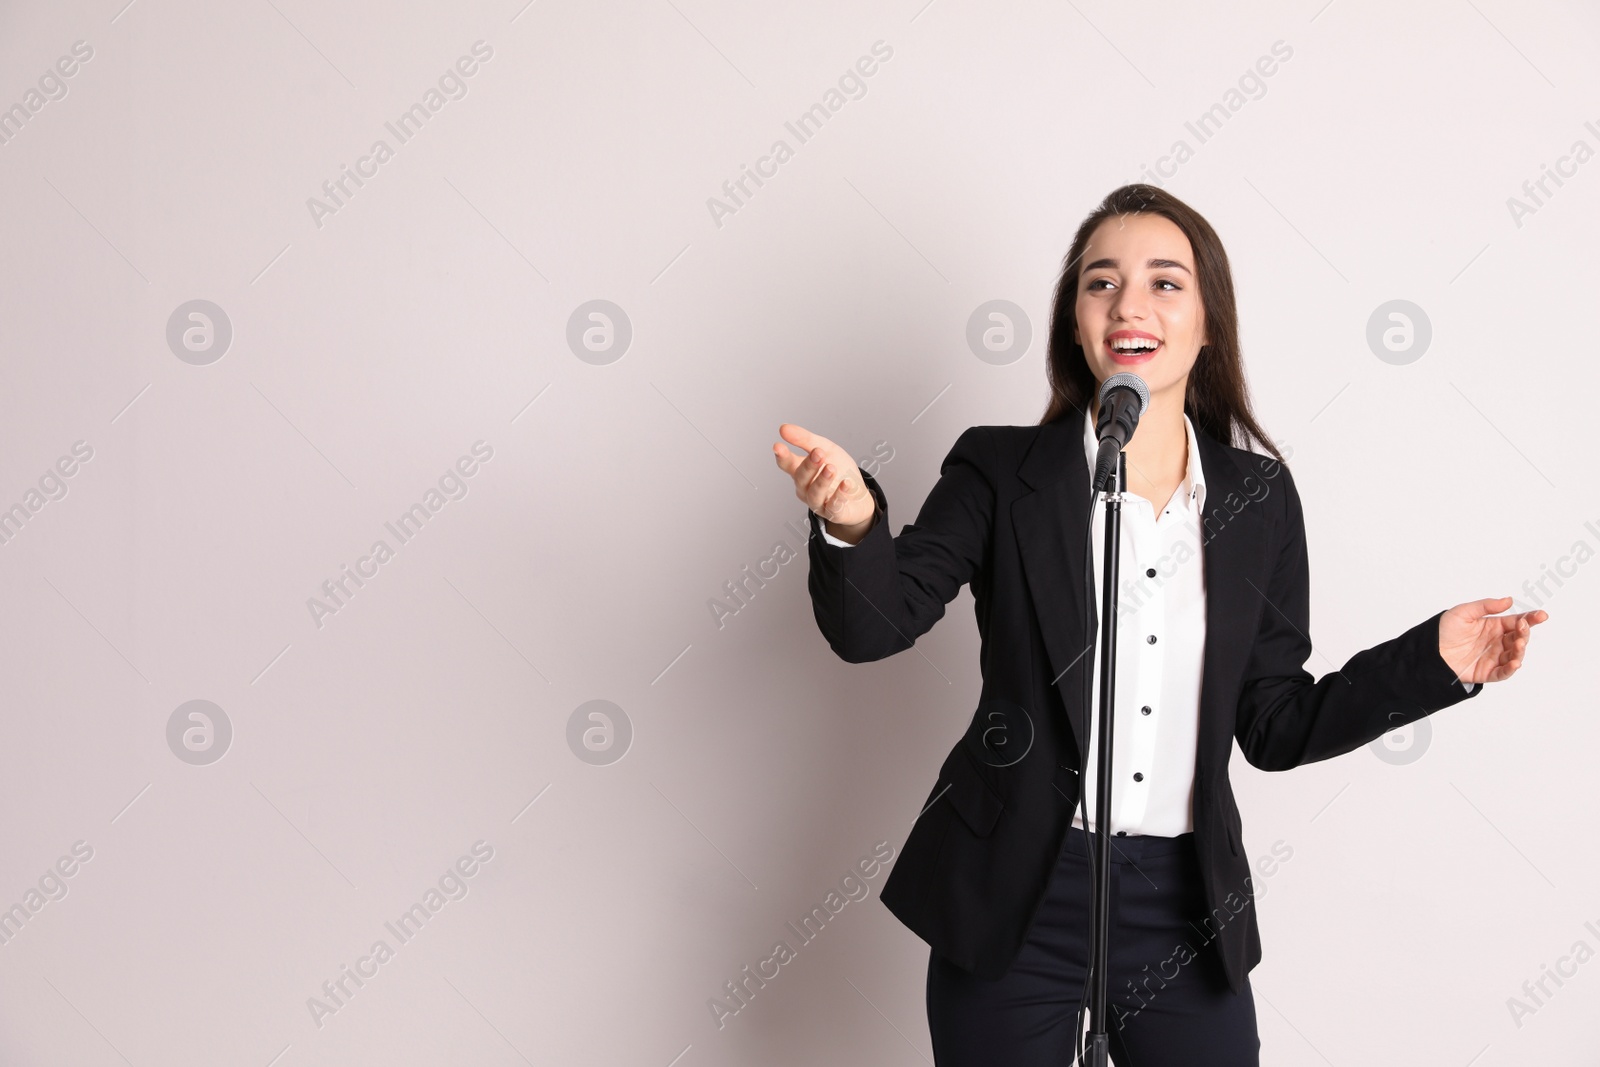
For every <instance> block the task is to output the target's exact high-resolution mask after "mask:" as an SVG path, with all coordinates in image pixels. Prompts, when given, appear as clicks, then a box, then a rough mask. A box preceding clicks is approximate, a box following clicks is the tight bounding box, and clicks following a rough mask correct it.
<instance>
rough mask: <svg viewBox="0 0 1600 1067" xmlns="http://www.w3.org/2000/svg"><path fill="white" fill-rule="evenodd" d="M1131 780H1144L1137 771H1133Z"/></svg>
mask: <svg viewBox="0 0 1600 1067" xmlns="http://www.w3.org/2000/svg"><path fill="white" fill-rule="evenodd" d="M1133 780H1134V781H1136V782H1142V781H1144V775H1142V774H1140V773H1139V772H1138V771H1134V772H1133Z"/></svg>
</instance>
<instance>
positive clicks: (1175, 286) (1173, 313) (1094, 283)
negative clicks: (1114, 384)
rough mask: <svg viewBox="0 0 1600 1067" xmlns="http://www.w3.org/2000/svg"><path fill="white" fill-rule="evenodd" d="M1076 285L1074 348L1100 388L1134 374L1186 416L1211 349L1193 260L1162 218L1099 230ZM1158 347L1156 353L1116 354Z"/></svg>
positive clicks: (1126, 219) (1115, 220)
mask: <svg viewBox="0 0 1600 1067" xmlns="http://www.w3.org/2000/svg"><path fill="white" fill-rule="evenodd" d="M1083 259H1084V265H1083V270H1082V272H1081V273H1080V275H1079V277H1078V297H1077V320H1078V321H1077V326H1076V328H1075V329H1074V330H1073V335H1072V337H1073V340H1074V341H1076V342H1077V343H1078V344H1079V345H1081V346H1082V347H1083V354H1084V356H1085V357H1087V359H1088V361H1089V369H1090V370H1091V371H1093V372H1094V377H1095V381H1097V382H1103V381H1105V380H1106V379H1107V378H1108V377H1110V376H1111V375H1113V374H1117V373H1120V372H1122V371H1131V372H1132V373H1134V374H1137V375H1138V376H1139V377H1141V378H1143V379H1144V382H1145V385H1147V386H1148V387H1149V388H1150V395H1151V397H1152V398H1154V397H1155V396H1156V395H1157V394H1167V393H1174V394H1175V397H1176V400H1177V402H1178V407H1179V409H1180V410H1181V409H1182V406H1183V397H1184V390H1185V388H1186V387H1187V385H1188V381H1189V371H1190V369H1191V368H1193V367H1194V362H1195V359H1196V358H1197V357H1198V356H1199V354H1200V346H1201V345H1203V344H1206V343H1208V342H1207V339H1206V333H1205V308H1204V306H1203V305H1202V304H1201V303H1200V285H1199V282H1198V280H1197V279H1196V278H1195V274H1194V269H1195V267H1194V252H1193V250H1192V249H1191V248H1190V247H1189V239H1188V238H1187V237H1185V236H1184V234H1183V231H1182V230H1180V229H1179V228H1178V226H1177V224H1176V223H1174V222H1172V221H1171V220H1170V219H1168V218H1165V217H1164V216H1161V215H1119V216H1113V217H1112V218H1109V219H1106V220H1105V221H1104V222H1102V223H1101V224H1100V225H1099V226H1097V227H1095V230H1094V233H1093V234H1092V235H1091V236H1090V238H1089V245H1088V248H1087V250H1086V251H1085V252H1084V254H1083ZM1141 340H1142V341H1143V343H1144V344H1145V345H1149V344H1151V343H1154V344H1155V348H1154V349H1153V350H1150V349H1148V348H1141V347H1134V348H1133V350H1132V351H1123V350H1120V349H1119V348H1118V347H1117V346H1119V345H1120V346H1137V345H1138V344H1139V343H1140V341H1141Z"/></svg>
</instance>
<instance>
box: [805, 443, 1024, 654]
mask: <svg viewBox="0 0 1600 1067" xmlns="http://www.w3.org/2000/svg"><path fill="white" fill-rule="evenodd" d="M993 459H994V441H993V438H992V437H991V436H990V434H989V431H988V430H987V429H985V428H984V427H982V426H973V427H969V428H968V429H967V430H965V431H964V432H963V433H962V434H961V436H960V437H959V438H957V439H956V443H955V445H954V446H953V447H952V448H951V449H950V453H949V455H947V456H945V459H944V462H943V463H942V464H941V465H940V467H939V480H938V481H937V482H936V483H935V484H934V486H933V489H932V490H931V491H929V493H928V499H927V500H926V501H924V502H923V505H922V510H921V511H920V512H919V513H918V514H917V521H916V522H915V523H912V524H910V525H907V526H905V527H904V528H903V529H902V530H901V531H900V536H898V537H891V536H890V534H889V502H888V500H887V499H886V498H885V496H884V493H883V487H882V486H880V485H879V484H878V482H877V479H875V478H874V477H873V476H872V475H870V474H868V473H866V472H865V471H863V472H861V476H862V480H863V481H864V482H865V483H866V486H867V489H868V490H869V491H870V492H871V493H872V496H873V499H874V500H875V501H876V502H877V512H876V513H875V515H874V519H873V524H872V526H871V527H869V528H868V530H867V533H866V536H864V537H863V538H862V539H861V541H860V542H859V543H857V544H856V545H854V546H852V547H849V548H843V547H840V546H838V545H831V544H829V543H827V542H826V541H825V540H823V537H822V532H823V531H822V518H821V517H820V516H819V515H817V513H816V512H814V511H811V510H809V509H807V511H806V514H807V515H808V516H809V520H810V524H811V538H810V541H809V546H810V548H809V555H810V561H811V573H810V576H809V578H808V579H807V586H808V588H809V589H810V592H811V609H812V614H813V615H815V616H816V620H817V628H818V629H819V630H821V631H822V636H823V637H824V638H825V639H826V640H827V642H828V647H829V648H831V649H833V651H834V652H835V653H836V654H837V655H838V656H839V658H840V659H843V660H844V661H846V662H847V663H865V662H869V661H871V660H879V659H883V658H884V657H886V656H892V655H894V654H895V653H896V652H902V651H904V650H905V649H907V648H910V647H911V646H912V644H913V643H915V641H916V639H917V638H918V637H921V636H922V635H923V634H925V633H927V632H928V630H929V629H931V628H932V627H933V624H934V623H936V622H938V621H939V619H940V618H942V617H943V616H944V609H945V606H946V605H947V604H949V603H950V601H951V600H954V599H955V595H956V593H958V592H960V590H961V586H962V585H964V584H966V583H967V582H970V581H971V580H972V578H973V576H974V575H976V574H977V573H978V570H979V568H980V567H982V566H983V563H984V559H985V557H986V555H987V553H988V551H989V540H990V537H991V531H992V530H993V527H994V507H995V491H994V485H993V483H992V482H991V480H990V475H989V474H988V473H986V472H990V471H993V470H994V467H993Z"/></svg>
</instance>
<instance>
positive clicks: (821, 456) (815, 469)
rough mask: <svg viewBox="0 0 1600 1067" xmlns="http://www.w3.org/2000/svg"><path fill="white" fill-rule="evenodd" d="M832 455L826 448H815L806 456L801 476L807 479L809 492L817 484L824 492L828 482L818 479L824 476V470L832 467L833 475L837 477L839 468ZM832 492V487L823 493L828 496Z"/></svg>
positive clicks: (818, 488) (819, 489)
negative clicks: (832, 459)
mask: <svg viewBox="0 0 1600 1067" xmlns="http://www.w3.org/2000/svg"><path fill="white" fill-rule="evenodd" d="M830 457H831V453H830V452H829V451H828V450H827V449H826V448H813V449H812V450H811V453H810V455H808V456H806V461H805V463H804V464H803V465H802V466H801V474H800V476H801V477H802V478H804V479H805V484H806V491H807V492H810V491H811V489H812V487H813V486H815V487H816V488H817V490H818V491H819V492H822V490H823V487H824V486H825V485H826V484H827V483H825V482H821V481H818V479H819V478H821V477H822V472H823V471H825V470H829V469H830V468H832V473H833V475H834V476H835V477H837V476H838V468H837V466H836V465H835V464H834V463H833V462H832V461H831V458H830ZM832 492H833V490H832V489H828V490H827V491H826V492H823V493H822V495H823V496H824V497H826V496H828V495H830V494H831V493H832Z"/></svg>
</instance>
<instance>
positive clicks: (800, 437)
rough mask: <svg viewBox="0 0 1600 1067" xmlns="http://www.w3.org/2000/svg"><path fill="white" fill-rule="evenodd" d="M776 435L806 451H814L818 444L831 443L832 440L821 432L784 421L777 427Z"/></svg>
mask: <svg viewBox="0 0 1600 1067" xmlns="http://www.w3.org/2000/svg"><path fill="white" fill-rule="evenodd" d="M778 436H779V437H781V438H783V439H784V440H785V441H788V442H789V443H790V444H791V445H794V446H796V447H797V448H803V449H805V450H806V451H807V452H811V451H814V450H815V449H816V448H817V447H818V446H819V445H831V444H833V442H832V441H830V440H828V439H827V438H826V437H823V436H822V435H821V434H816V433H812V432H811V431H810V430H808V429H806V428H805V427H804V426H796V425H795V424H794V423H792V422H785V423H783V424H781V425H780V426H779V427H778Z"/></svg>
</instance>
